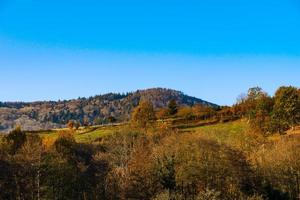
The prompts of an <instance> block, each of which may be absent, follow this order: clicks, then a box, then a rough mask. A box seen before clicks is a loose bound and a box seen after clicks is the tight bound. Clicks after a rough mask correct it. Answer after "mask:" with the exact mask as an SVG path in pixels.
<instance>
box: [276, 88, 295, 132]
mask: <svg viewBox="0 0 300 200" xmlns="http://www.w3.org/2000/svg"><path fill="white" fill-rule="evenodd" d="M273 117H274V119H275V121H276V122H278V127H277V128H278V131H279V132H282V131H285V130H286V129H288V128H291V127H292V128H294V127H295V126H296V125H298V124H299V123H300V95H299V90H298V89H297V88H295V87H292V86H289V87H285V86H283V87H280V88H279V89H278V90H277V91H276V94H275V105H274V116H273Z"/></svg>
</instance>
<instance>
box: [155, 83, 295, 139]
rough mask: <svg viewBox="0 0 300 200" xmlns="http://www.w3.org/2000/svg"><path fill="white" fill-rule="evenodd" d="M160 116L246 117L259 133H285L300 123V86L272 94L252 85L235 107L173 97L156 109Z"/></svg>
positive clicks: (191, 118)
mask: <svg viewBox="0 0 300 200" xmlns="http://www.w3.org/2000/svg"><path fill="white" fill-rule="evenodd" d="M156 117H157V119H168V118H178V119H184V121H183V123H189V122H191V121H195V120H196V121H199V120H200V121H201V120H202V121H205V120H212V121H215V122H228V121H233V120H236V119H246V120H247V121H248V123H249V124H250V125H251V127H252V128H253V129H254V130H255V131H257V132H259V133H262V134H264V135H270V134H273V133H280V134H282V133H285V131H287V130H289V129H294V128H295V127H296V126H297V125H300V89H299V88H296V87H292V86H288V87H285V86H283V87H280V88H279V89H278V90H277V91H276V93H275V95H274V96H273V97H272V96H270V95H268V94H267V93H266V92H265V91H263V89H262V88H260V87H254V88H250V89H249V90H248V93H247V95H241V96H240V97H239V98H238V101H237V103H236V104H235V105H233V106H232V107H229V106H215V107H212V106H206V105H203V104H195V105H193V106H188V105H184V106H182V105H177V103H176V101H175V100H171V101H170V102H169V104H168V107H167V108H162V109H160V110H158V111H156ZM177 121H178V120H177Z"/></svg>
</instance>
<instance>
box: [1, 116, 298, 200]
mask: <svg viewBox="0 0 300 200" xmlns="http://www.w3.org/2000/svg"><path fill="white" fill-rule="evenodd" d="M150 119H152V118H150ZM249 137H252V136H251V135H249ZM299 142H300V141H299V140H289V141H287V142H284V141H281V142H280V143H278V144H273V143H272V144H271V143H268V144H266V145H265V146H264V147H263V148H261V145H260V144H261V143H260V142H258V143H257V144H253V146H252V149H255V151H250V154H248V153H249V152H248V153H247V154H246V152H245V151H244V150H243V149H238V148H234V147H232V146H228V145H222V144H220V143H218V142H217V141H215V140H212V139H210V138H206V137H204V136H201V135H197V134H191V133H179V132H176V131H175V130H172V129H163V128H160V127H156V126H155V125H152V126H151V127H150V126H149V127H148V128H147V129H144V124H143V123H140V124H133V125H132V126H129V127H125V128H124V129H123V130H120V132H116V133H115V134H113V135H109V136H105V137H103V138H101V139H100V140H99V141H98V142H97V143H93V144H81V143H77V142H76V141H75V139H74V137H73V132H72V131H71V130H68V131H61V132H60V133H59V137H58V139H56V140H55V141H54V142H52V143H50V144H49V143H47V142H45V141H44V140H43V139H42V138H40V137H39V136H38V135H32V134H25V133H24V132H22V131H21V130H20V129H16V130H14V131H12V132H11V133H10V134H8V135H6V136H5V137H4V138H2V141H1V145H0V172H1V173H0V191H1V192H0V199H72V200H74V199H83V200H85V199H101V200H105V199H111V200H117V199H120V200H122V199H136V200H140V199H144V200H147V199H149V200H169V199H171V200H172V199H174V200H175V199H180V200H208V199H212V200H221V199H222V200H227V199H228V200H231V199H246V200H262V199H268V198H269V199H278V200H281V199H296V198H297V197H298V196H297V195H298V194H299V174H300V168H299V167H300V165H299V164H300V163H299V160H300V157H299V154H298V153H297V152H296V151H294V150H293V149H297V148H299ZM274 154H275V155H276V156H275V157H274V156H273V155H274ZM271 155H272V156H271ZM297 184H298V185H297Z"/></svg>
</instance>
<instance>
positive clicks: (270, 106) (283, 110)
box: [233, 86, 300, 134]
mask: <svg viewBox="0 0 300 200" xmlns="http://www.w3.org/2000/svg"><path fill="white" fill-rule="evenodd" d="M233 113H235V114H236V115H238V116H239V117H245V118H247V119H248V122H249V123H250V124H251V126H252V127H253V128H254V129H255V130H256V131H259V132H261V133H263V134H272V133H284V132H285V131H287V130H289V129H294V128H295V126H297V125H299V124H300V89H299V88H296V87H292V86H289V87H285V86H283V87H280V88H279V89H278V90H277V91H276V93H275V95H274V96H273V97H271V96H269V95H268V94H267V93H266V92H264V91H263V90H262V89H261V88H259V87H255V88H250V89H249V91H248V94H247V95H246V96H242V97H240V99H239V100H238V103H237V104H236V105H235V106H233Z"/></svg>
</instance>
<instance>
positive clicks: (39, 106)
mask: <svg viewBox="0 0 300 200" xmlns="http://www.w3.org/2000/svg"><path fill="white" fill-rule="evenodd" d="M172 99H174V100H176V101H177V103H178V105H194V104H198V103H199V104H203V105H206V106H211V107H216V106H217V105H216V104H213V103H210V102H207V101H204V100H202V99H198V98H195V97H191V96H188V95H185V94H184V93H182V92H179V91H176V90H171V89H164V88H154V89H147V90H138V91H136V92H132V93H127V94H114V93H109V94H105V95H98V96H94V97H90V98H79V99H74V100H65V101H38V102H32V103H24V102H5V103H3V102H0V131H1V132H7V131H9V130H11V129H12V128H14V127H15V126H16V125H21V127H22V129H24V130H41V129H53V128H61V127H64V126H65V124H66V123H67V122H68V121H69V120H77V121H79V122H80V123H81V124H90V125H97V124H103V123H107V119H108V118H110V117H113V118H115V119H116V120H117V121H119V122H121V121H126V120H129V119H130V114H131V112H132V110H133V108H134V107H136V106H137V105H138V104H139V102H140V101H141V100H148V101H151V102H152V103H153V105H154V107H155V108H162V107H166V106H167V104H168V102H169V101H170V100H172Z"/></svg>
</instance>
